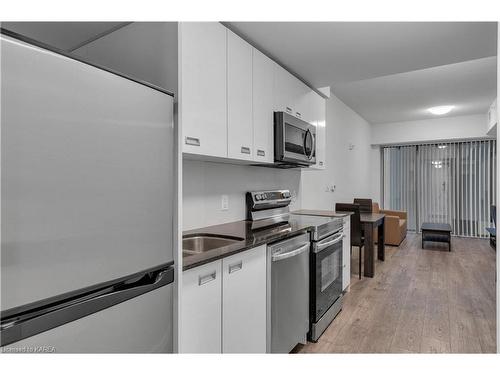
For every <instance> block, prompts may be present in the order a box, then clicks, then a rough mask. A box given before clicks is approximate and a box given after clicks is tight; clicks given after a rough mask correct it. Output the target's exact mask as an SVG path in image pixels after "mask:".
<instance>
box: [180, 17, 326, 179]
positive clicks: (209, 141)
mask: <svg viewBox="0 0 500 375" xmlns="http://www.w3.org/2000/svg"><path fill="white" fill-rule="evenodd" d="M179 51H180V52H179V54H180V62H179V64H180V66H179V120H180V121H179V122H180V124H181V127H182V143H183V148H182V151H183V152H184V153H186V154H195V155H204V156H207V157H208V159H210V160H211V158H212V157H215V158H229V159H235V160H242V161H246V162H248V163H251V162H261V163H273V162H274V111H283V112H287V113H289V114H291V115H293V116H295V117H297V118H300V119H302V120H304V121H306V122H309V123H311V124H313V125H316V127H317V130H316V159H317V163H316V165H314V166H312V168H313V169H324V167H325V139H326V138H325V126H324V125H325V101H324V99H322V98H321V97H320V96H319V95H318V94H317V93H315V92H314V91H313V90H312V89H311V88H309V87H308V86H307V85H306V84H304V83H303V82H302V81H301V80H299V79H298V78H297V77H295V76H294V75H292V74H291V73H290V72H288V71H287V70H286V69H284V68H283V67H281V66H280V65H278V64H277V63H275V62H274V61H272V60H271V59H269V58H268V57H267V56H265V55H264V54H263V53H261V52H260V51H258V50H257V49H255V48H253V47H252V46H251V45H250V44H249V43H247V42H246V41H244V40H243V39H242V38H240V37H239V36H238V35H236V34H235V33H233V32H232V31H230V30H228V29H227V28H226V27H224V26H223V25H221V24H220V23H218V22H182V23H181V24H180V27H179Z"/></svg>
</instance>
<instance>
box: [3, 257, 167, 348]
mask: <svg viewBox="0 0 500 375" xmlns="http://www.w3.org/2000/svg"><path fill="white" fill-rule="evenodd" d="M173 281H174V268H173V267H172V265H170V264H169V265H167V266H166V265H163V266H161V267H157V268H156V269H149V270H146V271H143V272H139V273H136V274H133V275H130V276H129V277H124V278H120V279H116V280H113V281H109V282H106V283H102V284H97V285H95V286H93V287H89V288H85V289H81V290H78V291H75V292H71V293H67V294H63V295H61V296H58V297H54V298H52V299H50V300H46V301H40V302H38V303H33V304H28V305H25V306H21V307H18V308H14V309H10V310H6V311H2V313H1V322H0V339H1V342H0V346H4V345H9V344H11V343H13V342H16V341H19V340H22V339H25V338H27V337H30V336H34V335H36V334H38V333H41V332H44V331H47V330H50V329H52V328H55V327H58V326H61V325H63V324H66V323H69V322H71V321H74V320H77V319H80V318H83V317H85V316H87V315H90V314H93V313H96V312H98V311H101V310H104V309H106V308H108V307H112V306H114V305H117V304H119V303H121V302H125V301H127V300H129V299H132V298H135V297H137V296H140V295H141V294H144V293H147V292H150V291H152V290H155V289H158V288H161V287H162V286H165V285H168V284H170V283H172V282H173ZM44 302H46V303H44ZM34 306H35V307H34Z"/></svg>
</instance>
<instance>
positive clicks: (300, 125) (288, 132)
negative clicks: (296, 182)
mask: <svg viewBox="0 0 500 375" xmlns="http://www.w3.org/2000/svg"><path fill="white" fill-rule="evenodd" d="M274 160H275V164H282V165H291V166H309V165H312V164H315V163H316V126H314V125H312V124H309V123H308V122H306V121H304V120H301V119H299V118H297V117H295V116H292V115H290V114H288V113H286V112H274Z"/></svg>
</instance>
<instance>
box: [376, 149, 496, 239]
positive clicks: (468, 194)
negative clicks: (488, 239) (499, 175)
mask: <svg viewBox="0 0 500 375" xmlns="http://www.w3.org/2000/svg"><path fill="white" fill-rule="evenodd" d="M495 142H496V141H494V140H487V141H471V142H458V143H440V144H425V145H414V146H401V147H386V148H384V151H383V154H384V168H383V173H384V191H383V194H384V201H383V202H384V207H385V208H389V209H398V210H405V211H407V212H408V229H410V230H417V231H418V230H419V228H420V227H421V225H422V223H423V222H434V223H449V224H450V225H451V226H452V229H453V234H455V235H459V236H470V237H484V236H486V235H487V232H486V231H485V228H486V227H488V226H490V215H491V206H492V205H495V202H496V197H495V192H496V147H495Z"/></svg>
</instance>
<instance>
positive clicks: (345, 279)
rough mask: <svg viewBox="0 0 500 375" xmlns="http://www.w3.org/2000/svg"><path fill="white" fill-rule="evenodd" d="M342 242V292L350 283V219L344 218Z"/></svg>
mask: <svg viewBox="0 0 500 375" xmlns="http://www.w3.org/2000/svg"><path fill="white" fill-rule="evenodd" d="M343 220H344V228H343V231H344V236H345V237H344V240H343V241H342V263H343V264H342V290H345V289H346V288H347V287H348V286H349V284H350V283H351V217H350V216H345V217H344V218H343Z"/></svg>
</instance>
